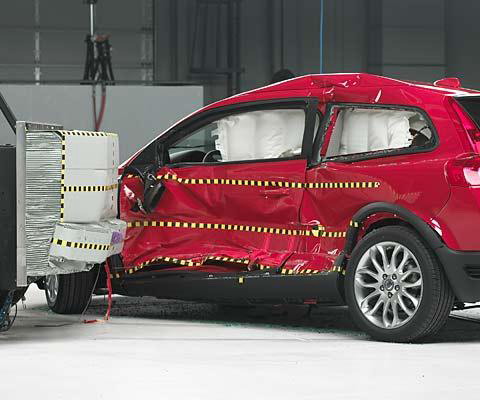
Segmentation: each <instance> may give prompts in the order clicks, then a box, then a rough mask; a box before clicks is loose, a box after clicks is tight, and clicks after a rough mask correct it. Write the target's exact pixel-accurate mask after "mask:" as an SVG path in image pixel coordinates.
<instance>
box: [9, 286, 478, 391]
mask: <svg viewBox="0 0 480 400" xmlns="http://www.w3.org/2000/svg"><path fill="white" fill-rule="evenodd" d="M26 305H27V309H25V310H24V309H23V308H22V307H21V306H20V307H19V312H18V317H17V321H16V323H15V325H14V327H13V329H12V330H11V331H9V332H7V333H4V334H0V359H1V366H0V376H1V377H2V380H1V381H2V382H9V384H8V385H2V389H1V391H0V393H1V395H0V398H2V399H16V398H22V395H25V394H30V395H32V398H33V395H35V397H34V398H35V399H87V398H88V399H138V400H140V399H142V400H143V399H146V398H147V397H146V396H149V397H148V398H156V399H222V400H224V399H225V398H228V400H230V399H245V398H249V399H267V398H275V399H321V398H325V399H347V398H348V399H349V398H352V399H376V398H380V397H382V398H386V399H405V398H408V399H409V400H410V399H424V398H427V397H430V396H432V395H435V399H436V400H438V399H447V398H448V399H452V398H454V397H455V398H462V399H467V398H478V393H479V392H480V382H479V380H478V372H477V370H478V358H479V357H480V324H474V323H471V322H464V321H458V320H453V319H450V320H449V321H448V323H447V325H446V327H445V329H444V330H443V331H442V332H441V333H440V334H439V335H437V336H436V337H435V339H434V340H433V341H431V342H429V343H423V344H415V345H411V344H407V345H401V344H388V343H376V342H373V341H371V340H369V339H368V338H367V337H366V336H365V335H364V334H363V333H361V332H359V331H358V330H357V329H356V328H355V327H354V326H353V324H352V323H351V321H350V319H349V317H348V313H347V310H346V309H345V308H316V309H314V310H313V312H312V313H311V315H307V308H306V307H267V308H262V309H258V308H257V309H235V308H229V307H218V306H215V305H205V304H193V303H183V302H174V301H162V300H157V299H151V298H143V299H129V298H124V297H116V298H115V302H114V307H113V312H112V319H111V320H110V321H109V322H108V323H97V324H83V323H82V322H81V319H80V318H78V317H72V316H59V315H55V314H52V313H51V312H49V311H48V309H47V307H46V305H45V302H44V300H43V293H41V292H40V291H39V290H38V289H36V288H31V289H30V290H29V292H28V293H27V303H26ZM104 311H105V303H104V299H103V297H96V298H95V300H94V302H93V304H92V305H91V307H90V308H89V310H88V317H89V318H90V317H92V316H93V317H100V316H102V315H103V312H104ZM463 314H464V315H470V316H475V314H476V313H475V312H473V311H470V312H468V313H467V312H464V313H463ZM478 316H479V318H480V314H478ZM139 396H142V397H139ZM143 396H145V397H143ZM153 396H155V397H153Z"/></svg>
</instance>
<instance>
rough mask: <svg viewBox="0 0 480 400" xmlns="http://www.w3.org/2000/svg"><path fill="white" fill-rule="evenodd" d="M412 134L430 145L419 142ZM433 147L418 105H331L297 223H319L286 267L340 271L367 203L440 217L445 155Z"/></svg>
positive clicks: (429, 126) (428, 123) (429, 125)
mask: <svg viewBox="0 0 480 400" xmlns="http://www.w3.org/2000/svg"><path fill="white" fill-rule="evenodd" d="M355 114H357V115H355ZM347 115H348V119H347ZM412 130H413V132H414V133H415V132H419V131H420V132H422V134H425V135H426V136H427V139H428V140H427V141H426V142H425V143H423V142H422V143H421V144H420V145H417V144H416V142H414V141H413V140H412V139H413V138H412V137H411V132H412ZM346 131H348V132H349V134H348V135H347V136H340V134H341V132H346ZM393 133H395V134H396V135H397V136H395V135H393ZM398 135H400V137H399V136H398ZM402 141H404V143H403V144H402ZM387 142H389V143H390V144H387ZM438 144H439V138H438V135H437V133H436V130H435V127H434V125H433V123H432V122H431V120H430V118H429V117H428V115H427V113H426V112H425V111H423V110H422V109H420V108H416V107H408V106H401V105H398V106H397V105H370V104H352V103H332V104H329V106H328V107H327V112H326V116H325V120H324V123H323V127H322V128H321V134H320V135H319V136H318V140H316V143H315V146H314V150H313V151H314V156H313V162H312V165H311V166H310V167H309V168H308V170H307V173H306V191H305V197H304V201H303V203H302V212H301V222H302V223H303V224H304V225H306V226H308V225H313V224H319V225H320V226H322V233H321V234H320V235H319V238H315V237H306V238H305V239H304V241H303V242H302V244H301V246H300V249H299V252H298V253H297V254H296V255H295V257H292V258H291V259H290V260H289V264H290V265H289V267H291V268H300V269H317V270H320V271H325V272H328V271H335V272H338V271H336V268H335V261H336V259H337V257H338V256H339V254H340V253H341V252H342V250H343V248H344V244H345V236H346V231H347V229H348V227H349V225H350V223H351V219H352V217H353V215H354V214H355V213H356V212H357V211H359V210H360V209H361V208H362V207H364V206H366V205H368V204H372V203H375V202H383V203H389V204H396V205H399V206H401V207H403V208H405V209H408V210H411V211H413V212H415V213H416V214H418V215H420V216H422V217H424V218H425V219H428V216H434V215H435V214H436V213H438V212H439V211H440V210H441V209H442V207H443V205H444V204H445V203H446V201H447V199H448V197H449V194H450V193H449V189H448V185H446V184H442V182H445V176H444V164H445V161H446V158H445V157H446V155H445V154H444V153H443V151H442V149H441V147H440V146H438ZM379 217H380V216H379ZM383 217H385V216H383Z"/></svg>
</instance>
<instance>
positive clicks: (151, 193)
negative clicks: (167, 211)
mask: <svg viewBox="0 0 480 400" xmlns="http://www.w3.org/2000/svg"><path fill="white" fill-rule="evenodd" d="M150 175H151V174H150ZM151 176H152V177H153V179H151V180H150V179H149V177H147V179H146V181H145V190H144V192H143V208H144V209H145V211H146V212H147V213H151V212H152V211H153V210H155V207H157V205H158V202H159V201H160V198H161V197H162V194H163V192H164V191H165V186H164V185H163V183H162V181H161V180H158V179H157V178H156V177H155V176H153V175H151Z"/></svg>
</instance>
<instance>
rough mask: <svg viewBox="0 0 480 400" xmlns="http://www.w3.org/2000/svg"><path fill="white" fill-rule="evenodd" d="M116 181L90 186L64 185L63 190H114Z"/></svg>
mask: <svg viewBox="0 0 480 400" xmlns="http://www.w3.org/2000/svg"><path fill="white" fill-rule="evenodd" d="M117 187H118V184H117V183H113V184H111V185H90V186H65V187H64V189H65V192H108V191H110V190H115V189H116V188H117Z"/></svg>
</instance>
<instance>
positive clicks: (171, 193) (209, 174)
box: [120, 159, 306, 270]
mask: <svg viewBox="0 0 480 400" xmlns="http://www.w3.org/2000/svg"><path fill="white" fill-rule="evenodd" d="M305 169H306V161H305V160H300V159H297V160H282V161H272V162H252V163H232V164H216V165H198V166H190V167H178V168H169V167H164V168H162V169H161V170H159V171H158V177H162V179H163V182H164V185H165V188H166V190H165V192H164V193H163V195H162V198H161V199H160V202H159V204H158V206H157V207H156V209H155V210H154V212H153V213H151V214H148V215H146V214H144V213H142V212H141V211H140V210H138V211H133V210H132V207H133V206H134V205H135V204H136V202H137V199H142V196H143V193H142V190H143V187H142V184H141V181H140V179H139V178H136V177H128V176H127V177H125V178H124V181H123V184H122V187H121V193H120V209H121V214H122V218H123V219H124V220H126V221H127V222H128V223H129V228H128V231H127V237H126V242H125V247H124V250H123V252H122V256H123V259H124V264H125V267H126V269H127V270H129V269H132V268H135V267H138V266H142V265H143V264H144V263H145V262H149V261H150V260H154V259H159V260H160V261H162V260H163V261H167V263H169V262H171V261H172V260H165V258H169V259H175V260H174V261H175V262H177V263H178V261H179V260H190V261H191V263H188V262H187V263H186V264H185V266H188V267H192V268H197V267H198V268H200V267H201V268H202V269H205V268H208V267H207V265H208V264H209V262H208V261H213V262H216V261H222V260H217V259H215V257H225V258H229V259H235V261H226V262H227V263H229V264H231V267H232V269H233V270H238V269H246V268H247V267H249V266H250V265H252V264H264V265H268V266H272V267H277V266H279V265H281V264H282V263H283V262H284V260H285V259H286V258H288V256H289V255H290V254H291V253H292V252H293V251H295V250H296V249H297V247H298V244H299V239H298V236H296V235H293V234H275V233H271V232H270V231H265V230H266V229H267V230H270V229H277V228H278V229H286V230H292V229H298V228H299V210H300V205H301V201H302V197H303V188H302V187H288V186H286V185H284V182H288V183H290V182H303V181H304V177H305ZM271 182H277V183H278V186H277V185H275V186H272V185H271ZM266 183H268V185H266Z"/></svg>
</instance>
